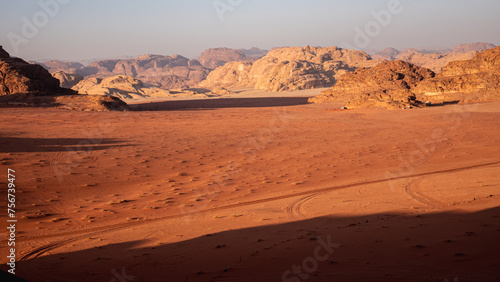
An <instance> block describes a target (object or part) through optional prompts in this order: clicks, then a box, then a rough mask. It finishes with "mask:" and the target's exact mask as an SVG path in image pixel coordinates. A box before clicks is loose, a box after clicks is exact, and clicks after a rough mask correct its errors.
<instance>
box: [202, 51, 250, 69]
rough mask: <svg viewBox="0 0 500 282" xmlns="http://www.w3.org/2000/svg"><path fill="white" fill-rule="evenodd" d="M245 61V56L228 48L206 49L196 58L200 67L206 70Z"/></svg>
mask: <svg viewBox="0 0 500 282" xmlns="http://www.w3.org/2000/svg"><path fill="white" fill-rule="evenodd" d="M246 60H247V56H246V55H245V53H244V52H243V51H241V50H235V49H229V48H213V49H208V50H205V51H204V52H203V53H202V54H201V55H200V57H199V58H198V61H199V62H200V63H201V65H202V66H204V67H206V68H208V69H215V68H218V67H220V66H223V65H225V64H226V63H228V62H234V61H246Z"/></svg>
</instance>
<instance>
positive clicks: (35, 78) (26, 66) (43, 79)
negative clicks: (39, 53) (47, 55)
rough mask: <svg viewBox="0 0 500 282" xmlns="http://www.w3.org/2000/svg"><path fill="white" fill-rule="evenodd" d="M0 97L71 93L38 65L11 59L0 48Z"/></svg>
mask: <svg viewBox="0 0 500 282" xmlns="http://www.w3.org/2000/svg"><path fill="white" fill-rule="evenodd" d="M0 54H1V55H0V56H1V58H0V95H11V94H33V95H55V94H63V93H68V92H71V90H67V89H62V88H61V87H60V86H59V81H58V80H57V79H56V78H54V77H52V75H50V73H49V72H48V71H47V70H46V69H44V68H43V67H42V66H40V65H35V64H30V63H27V62H26V61H24V60H22V59H20V58H12V57H10V56H9V54H8V53H7V52H6V51H5V50H3V48H2V47H1V46H0Z"/></svg>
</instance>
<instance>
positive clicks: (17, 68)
mask: <svg viewBox="0 0 500 282" xmlns="http://www.w3.org/2000/svg"><path fill="white" fill-rule="evenodd" d="M59 84H60V82H59V80H58V79H56V78H54V77H53V76H52V75H51V74H50V73H49V71H48V70H46V69H45V68H44V67H42V66H40V65H37V64H30V63H28V62H26V61H24V60H22V59H20V58H12V57H10V55H9V54H8V53H7V52H6V51H5V50H4V49H3V48H2V47H1V46H0V103H4V104H8V105H16V106H37V107H40V106H44V107H59V108H66V109H73V110H86V111H89V110H92V111H105V110H125V109H126V108H127V104H125V103H124V102H123V101H121V100H120V99H118V98H116V97H104V96H87V95H78V94H77V92H75V91H73V90H70V89H65V88H61V87H60V85H59Z"/></svg>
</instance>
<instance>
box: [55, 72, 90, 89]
mask: <svg viewBox="0 0 500 282" xmlns="http://www.w3.org/2000/svg"><path fill="white" fill-rule="evenodd" d="M52 76H53V77H55V78H57V79H58V80H59V81H60V85H61V87H63V88H71V87H73V86H75V85H76V84H77V83H78V82H80V81H82V80H83V76H81V75H79V74H76V73H67V72H64V71H57V72H54V73H52Z"/></svg>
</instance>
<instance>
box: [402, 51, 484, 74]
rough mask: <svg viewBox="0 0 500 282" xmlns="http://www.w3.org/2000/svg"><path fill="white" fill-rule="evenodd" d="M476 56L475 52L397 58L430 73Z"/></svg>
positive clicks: (424, 54)
mask: <svg viewBox="0 0 500 282" xmlns="http://www.w3.org/2000/svg"><path fill="white" fill-rule="evenodd" d="M475 54H476V51H471V52H468V53H453V52H450V53H444V54H440V53H419V52H415V53H411V54H410V53H409V54H407V55H403V56H401V55H400V56H398V59H399V60H402V61H405V62H409V63H412V64H414V65H417V66H421V67H424V68H428V69H431V70H432V71H435V72H439V71H441V69H442V68H443V67H444V66H446V65H447V64H448V63H450V62H453V61H461V60H469V59H471V58H472V57H474V55H475Z"/></svg>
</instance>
